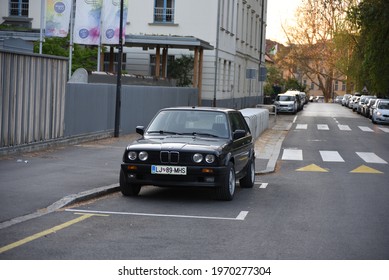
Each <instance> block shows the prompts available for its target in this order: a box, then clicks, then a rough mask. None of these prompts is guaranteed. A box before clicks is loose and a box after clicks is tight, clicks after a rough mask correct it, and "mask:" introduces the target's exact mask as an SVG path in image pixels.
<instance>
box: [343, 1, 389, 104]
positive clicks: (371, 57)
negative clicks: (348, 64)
mask: <svg viewBox="0 0 389 280" xmlns="http://www.w3.org/2000/svg"><path fill="white" fill-rule="evenodd" d="M349 20H350V22H352V23H354V24H356V25H357V26H358V27H359V36H358V37H356V45H357V48H356V49H355V51H354V53H353V57H352V63H353V64H354V67H356V69H354V73H353V75H355V78H356V80H357V81H358V85H359V88H361V87H363V86H367V88H368V89H369V91H370V92H372V93H375V94H377V95H378V96H385V95H389V2H388V1H387V0H364V1H362V2H361V3H359V5H357V6H355V7H354V8H353V9H352V10H351V12H350V13H349Z"/></svg>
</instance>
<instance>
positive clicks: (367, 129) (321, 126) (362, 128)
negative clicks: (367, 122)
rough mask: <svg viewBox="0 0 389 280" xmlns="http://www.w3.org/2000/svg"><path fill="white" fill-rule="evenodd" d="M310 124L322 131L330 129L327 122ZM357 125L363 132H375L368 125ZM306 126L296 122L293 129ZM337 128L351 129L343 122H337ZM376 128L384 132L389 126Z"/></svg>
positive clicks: (301, 128) (386, 131) (306, 126)
mask: <svg viewBox="0 0 389 280" xmlns="http://www.w3.org/2000/svg"><path fill="white" fill-rule="evenodd" d="M312 126H314V127H316V129H317V130H322V131H326V130H330V128H329V126H328V125H327V124H312ZM357 127H358V129H359V130H361V131H363V132H375V131H374V130H373V129H372V128H371V127H368V126H361V125H359V126H357ZM308 128H309V127H308V124H302V123H298V124H296V127H295V130H307V129H308ZM338 128H339V130H341V131H352V128H351V127H350V126H349V125H345V124H338ZM378 129H379V130H381V131H383V132H384V133H389V128H387V127H380V126H379V127H378Z"/></svg>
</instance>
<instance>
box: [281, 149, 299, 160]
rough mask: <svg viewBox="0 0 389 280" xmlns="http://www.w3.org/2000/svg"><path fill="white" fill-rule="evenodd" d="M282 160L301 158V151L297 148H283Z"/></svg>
mask: <svg viewBox="0 0 389 280" xmlns="http://www.w3.org/2000/svg"><path fill="white" fill-rule="evenodd" d="M282 160H303V151H302V150H298V149H284V151H283V153H282Z"/></svg>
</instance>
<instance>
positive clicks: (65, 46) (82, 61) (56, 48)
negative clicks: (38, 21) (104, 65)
mask: <svg viewBox="0 0 389 280" xmlns="http://www.w3.org/2000/svg"><path fill="white" fill-rule="evenodd" d="M69 44H70V40H69V36H68V37H65V38H60V37H50V38H46V39H45V42H44V43H43V45H42V53H43V54H48V55H55V56H62V57H69ZM34 52H35V53H38V52H39V42H35V43H34ZM78 68H85V69H86V70H87V71H88V72H92V71H95V70H96V69H97V48H96V47H90V46H82V45H78V44H74V51H73V59H72V72H74V71H76V70H77V69H78Z"/></svg>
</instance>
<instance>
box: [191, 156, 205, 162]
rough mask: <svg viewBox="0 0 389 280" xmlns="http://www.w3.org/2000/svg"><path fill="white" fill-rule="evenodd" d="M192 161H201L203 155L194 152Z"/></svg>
mask: <svg viewBox="0 0 389 280" xmlns="http://www.w3.org/2000/svg"><path fill="white" fill-rule="evenodd" d="M193 161H194V162H195V163H200V162H202V161H203V155H202V154H194V155H193Z"/></svg>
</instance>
